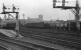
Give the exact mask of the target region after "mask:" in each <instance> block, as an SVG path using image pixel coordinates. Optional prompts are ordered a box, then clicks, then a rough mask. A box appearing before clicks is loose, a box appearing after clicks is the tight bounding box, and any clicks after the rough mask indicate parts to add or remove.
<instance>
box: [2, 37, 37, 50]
mask: <svg viewBox="0 0 81 50" xmlns="http://www.w3.org/2000/svg"><path fill="white" fill-rule="evenodd" d="M0 46H2V47H3V48H5V49H7V50H36V49H34V48H30V47H27V46H24V45H21V44H17V43H15V42H10V41H8V40H7V39H6V40H5V39H0Z"/></svg>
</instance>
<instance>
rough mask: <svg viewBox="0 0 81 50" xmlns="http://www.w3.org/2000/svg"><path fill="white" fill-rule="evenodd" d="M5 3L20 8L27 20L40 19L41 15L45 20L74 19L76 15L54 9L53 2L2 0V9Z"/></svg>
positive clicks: (43, 0) (0, 3)
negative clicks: (28, 18) (29, 18)
mask: <svg viewBox="0 0 81 50" xmlns="http://www.w3.org/2000/svg"><path fill="white" fill-rule="evenodd" d="M69 1H72V0H69ZM79 1H80V0H79ZM3 2H4V3H5V5H6V6H8V7H10V6H11V5H12V4H13V3H14V4H15V5H16V6H17V7H19V8H20V10H19V11H20V13H21V14H22V13H25V16H26V17H25V18H27V17H31V18H34V17H38V15H39V14H43V15H44V20H50V19H53V20H56V19H63V20H67V19H74V15H73V14H72V12H71V11H70V10H61V9H59V8H58V9H56V8H53V0H0V7H1V8H2V3H3ZM80 2H81V1H80ZM73 5H74V4H73ZM80 5H81V4H80ZM1 8H0V10H1ZM21 18H22V16H21Z"/></svg>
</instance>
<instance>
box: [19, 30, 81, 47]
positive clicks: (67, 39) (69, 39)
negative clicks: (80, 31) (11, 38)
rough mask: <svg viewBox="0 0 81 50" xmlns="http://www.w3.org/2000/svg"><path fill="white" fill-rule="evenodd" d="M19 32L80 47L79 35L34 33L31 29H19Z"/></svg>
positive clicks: (52, 41)
mask: <svg viewBox="0 0 81 50" xmlns="http://www.w3.org/2000/svg"><path fill="white" fill-rule="evenodd" d="M20 32H22V33H23V35H24V36H27V37H31V38H35V39H40V40H44V41H48V42H51V43H56V44H59V45H62V46H68V47H72V48H81V47H80V46H81V39H80V37H74V36H70V35H67V36H66V35H65V34H57V33H55V34H54V33H52V34H51V33H36V32H33V31H24V29H23V30H21V31H20Z"/></svg>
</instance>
